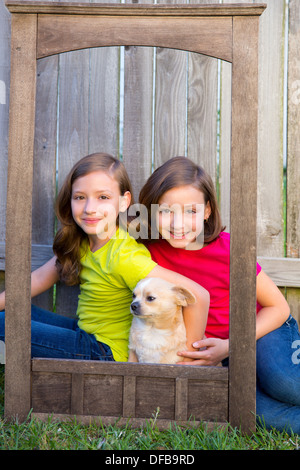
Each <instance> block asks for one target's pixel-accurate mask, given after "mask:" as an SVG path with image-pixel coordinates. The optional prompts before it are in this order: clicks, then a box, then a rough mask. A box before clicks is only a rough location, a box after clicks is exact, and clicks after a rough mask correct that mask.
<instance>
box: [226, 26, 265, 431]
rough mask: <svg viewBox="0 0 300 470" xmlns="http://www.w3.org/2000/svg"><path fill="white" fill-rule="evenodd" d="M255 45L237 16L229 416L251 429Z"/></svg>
mask: <svg viewBox="0 0 300 470" xmlns="http://www.w3.org/2000/svg"><path fill="white" fill-rule="evenodd" d="M257 47H258V20H257V18H254V17H253V18H251V20H249V21H245V18H234V19H233V64H232V126H231V132H232V147H231V178H230V185H231V186H230V191H231V201H230V204H231V218H230V232H231V239H230V330H229V333H230V337H229V341H230V369H229V373H230V375H229V419H230V422H231V423H234V425H235V426H241V427H242V429H245V430H246V429H247V430H248V431H249V430H250V429H255V416H254V415H255V403H256V398H255V395H256V362H255V359H256V339H255V319H256V300H255V299H256V207H257V203H256V200H257V194H256V183H257V102H258V56H257ZM241 306H242V307H241ZM245 325H247V327H245ZM245 370H247V374H244V371H245ZM242 377H243V378H242Z"/></svg>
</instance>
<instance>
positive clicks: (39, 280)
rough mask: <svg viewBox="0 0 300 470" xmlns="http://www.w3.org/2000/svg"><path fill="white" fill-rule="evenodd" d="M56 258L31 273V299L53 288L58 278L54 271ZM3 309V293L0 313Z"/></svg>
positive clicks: (0, 297) (2, 294) (0, 300)
mask: <svg viewBox="0 0 300 470" xmlns="http://www.w3.org/2000/svg"><path fill="white" fill-rule="evenodd" d="M55 263H56V256H54V257H53V258H51V259H50V260H49V261H47V263H45V264H44V265H43V266H41V267H40V268H38V269H36V270H35V271H33V272H32V273H31V297H35V296H36V295H38V294H41V293H42V292H45V291H46V290H47V289H49V288H50V287H52V286H53V284H55V283H56V282H57V281H58V280H59V276H58V273H57V269H56V265H55ZM4 308H5V292H1V294H0V311H1V310H4Z"/></svg>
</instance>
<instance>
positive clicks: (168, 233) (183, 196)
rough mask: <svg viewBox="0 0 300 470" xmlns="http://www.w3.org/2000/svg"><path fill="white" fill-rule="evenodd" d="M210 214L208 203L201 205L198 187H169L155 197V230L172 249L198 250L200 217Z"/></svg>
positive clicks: (200, 231)
mask: <svg viewBox="0 0 300 470" xmlns="http://www.w3.org/2000/svg"><path fill="white" fill-rule="evenodd" d="M210 213H211V209H210V204H209V202H208V203H207V204H205V200H204V194H203V193H202V191H200V190H199V189H197V188H195V187H194V186H192V185H186V186H179V187H176V188H172V189H170V190H169V191H166V192H165V193H164V194H163V195H162V197H161V198H160V200H159V209H158V216H157V225H158V230H159V233H160V234H161V236H162V237H163V238H164V239H166V240H167V241H168V242H169V243H170V245H172V246H173V247H174V248H183V249H189V250H197V249H200V248H202V246H203V241H204V230H203V224H204V219H208V217H209V216H210ZM201 235H202V236H201Z"/></svg>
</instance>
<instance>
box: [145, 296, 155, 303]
mask: <svg viewBox="0 0 300 470" xmlns="http://www.w3.org/2000/svg"><path fill="white" fill-rule="evenodd" d="M146 300H147V301H148V302H153V300H155V297H152V295H148V297H147V298H146Z"/></svg>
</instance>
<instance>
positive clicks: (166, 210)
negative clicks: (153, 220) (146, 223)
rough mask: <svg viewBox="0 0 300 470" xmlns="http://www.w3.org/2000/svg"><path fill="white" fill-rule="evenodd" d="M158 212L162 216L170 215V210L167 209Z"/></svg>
mask: <svg viewBox="0 0 300 470" xmlns="http://www.w3.org/2000/svg"><path fill="white" fill-rule="evenodd" d="M159 212H161V213H162V214H170V213H171V211H170V209H167V208H165V209H159Z"/></svg>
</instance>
